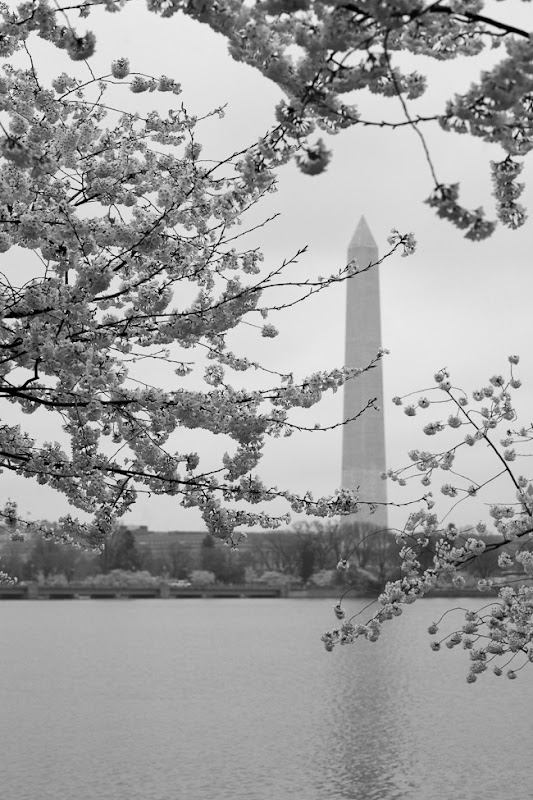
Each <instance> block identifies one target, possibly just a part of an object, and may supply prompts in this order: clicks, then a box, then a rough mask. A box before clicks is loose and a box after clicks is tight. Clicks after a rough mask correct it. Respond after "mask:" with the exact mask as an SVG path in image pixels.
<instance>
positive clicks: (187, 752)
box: [0, 598, 533, 800]
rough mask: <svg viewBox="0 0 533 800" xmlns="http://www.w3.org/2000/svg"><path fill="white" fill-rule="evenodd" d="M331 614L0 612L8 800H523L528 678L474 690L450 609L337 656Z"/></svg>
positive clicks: (305, 604)
mask: <svg viewBox="0 0 533 800" xmlns="http://www.w3.org/2000/svg"><path fill="white" fill-rule="evenodd" d="M484 599H485V598H480V602H479V603H478V606H481V605H482V602H481V600H484ZM334 602H335V601H334V600H322V599H321V600H304V599H291V600H282V599H273V600H270V599H257V600H256V599H234V600H229V599H228V600H220V599H204V600H107V601H106V600H85V601H83V600H71V601H62V602H61V601H55V602H54V601H11V602H10V601H3V602H0V644H1V647H0V680H1V683H0V686H1V689H0V702H1V707H0V708H1V730H2V742H1V755H0V763H1V766H0V785H1V796H2V797H3V798H6V800H58V798H65V800H169V798H172V800H174V799H176V800H182V799H183V800H337V798H338V799H339V800H340V798H353V799H354V800H355V799H356V798H357V800H452V799H453V800H456V798H459V799H463V800H492V798H494V800H496V798H497V799H498V800H502V798H513V800H529V798H530V797H531V796H532V787H533V760H532V758H531V746H532V741H533V714H532V711H533V672H532V671H531V670H528V669H527V668H526V669H524V670H522V671H521V672H520V673H519V678H518V679H517V680H516V681H510V680H508V679H506V678H504V677H502V678H496V677H494V676H492V674H488V673H485V674H484V675H482V676H481V678H480V679H479V680H478V682H477V683H476V684H473V685H470V686H469V685H467V684H466V682H465V676H466V671H467V663H466V658H465V656H466V653H464V651H462V650H457V649H455V650H453V651H449V650H444V651H443V652H440V653H433V652H432V651H431V650H430V648H429V639H430V637H429V636H428V635H427V633H426V628H427V626H428V625H429V624H430V622H431V621H432V620H433V619H435V618H437V617H438V616H439V615H440V614H441V613H442V611H443V610H445V609H446V608H449V607H452V606H453V605H457V604H458V603H457V601H454V600H448V599H445V600H443V599H435V600H431V599H427V600H423V601H421V602H420V603H417V604H415V605H414V606H411V607H409V608H408V609H406V613H405V614H404V615H403V616H402V617H400V618H397V619H394V620H392V621H391V622H390V623H387V626H386V627H385V629H384V632H383V636H382V638H381V640H380V641H378V642H377V643H375V644H370V643H368V642H365V641H362V642H360V643H357V644H355V645H351V646H348V647H343V648H340V647H337V648H336V649H335V650H334V651H333V653H327V652H326V651H325V650H324V648H323V645H322V643H321V642H320V635H321V634H322V632H323V631H324V630H326V629H328V628H331V627H334V626H335V619H334V616H333V613H332V605H333V603H334ZM463 602H466V603H469V604H470V605H472V604H474V606H475V604H476V602H477V600H467V601H463ZM364 604H365V601H354V602H351V603H350V604H349V608H350V609H351V612H352V613H353V612H354V611H357V610H359V609H360V608H362V607H363V605H364ZM459 620H460V618H458V622H459ZM459 624H460V623H459Z"/></svg>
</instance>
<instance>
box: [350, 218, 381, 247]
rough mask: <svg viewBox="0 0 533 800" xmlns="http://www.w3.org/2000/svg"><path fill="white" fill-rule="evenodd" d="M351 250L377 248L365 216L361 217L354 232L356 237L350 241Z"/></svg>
mask: <svg viewBox="0 0 533 800" xmlns="http://www.w3.org/2000/svg"><path fill="white" fill-rule="evenodd" d="M349 246H350V248H352V247H377V244H376V241H375V239H374V237H373V236H372V233H371V231H370V228H369V227H368V223H367V221H366V219H365V218H364V216H361V219H360V220H359V222H358V224H357V228H356V229H355V231H354V235H353V236H352V239H351V241H350V245H349Z"/></svg>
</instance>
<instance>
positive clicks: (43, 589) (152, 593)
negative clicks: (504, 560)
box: [0, 583, 499, 601]
mask: <svg viewBox="0 0 533 800" xmlns="http://www.w3.org/2000/svg"><path fill="white" fill-rule="evenodd" d="M498 588H499V587H493V588H492V589H491V590H490V591H488V592H479V591H478V590H477V589H476V588H468V589H462V590H457V589H455V590H452V589H444V588H443V589H434V590H433V591H432V592H430V593H429V594H428V595H426V597H428V598H431V597H452V598H457V599H458V600H459V599H461V598H463V597H478V598H479V597H489V598H493V597H495V596H496V592H497V590H498ZM379 593H380V591H379V590H376V591H369V590H367V589H353V590H349V589H344V588H343V587H335V588H333V587H326V588H322V587H308V588H305V589H289V588H287V587H284V586H268V585H259V584H255V585H253V584H249V585H233V586H232V585H229V584H215V585H210V586H191V587H179V588H176V587H169V586H168V585H166V584H160V585H157V586H132V585H130V586H127V585H124V586H101V585H100V586H86V585H81V584H70V585H66V586H45V585H39V584H36V583H20V584H15V585H14V586H7V585H6V586H2V585H0V600H85V599H87V600H88V599H93V600H115V599H130V600H134V599H138V600H141V599H170V600H172V599H191V600H194V599H203V598H211V599H224V598H254V599H257V598H278V599H283V598H285V599H287V598H288V599H291V600H297V599H303V600H312V599H332V600H337V601H338V600H339V598H340V597H341V596H343V595H344V600H355V599H368V600H372V599H377V597H378V595H379ZM421 599H424V598H421Z"/></svg>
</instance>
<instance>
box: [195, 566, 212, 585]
mask: <svg viewBox="0 0 533 800" xmlns="http://www.w3.org/2000/svg"><path fill="white" fill-rule="evenodd" d="M189 580H190V582H191V583H192V585H193V586H210V585H211V584H213V583H215V582H216V578H215V575H214V574H213V573H212V572H208V571H207V570H205V569H193V571H192V572H191V574H190V575H189Z"/></svg>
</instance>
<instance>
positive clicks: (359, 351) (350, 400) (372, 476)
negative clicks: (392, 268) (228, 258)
mask: <svg viewBox="0 0 533 800" xmlns="http://www.w3.org/2000/svg"><path fill="white" fill-rule="evenodd" d="M352 259H355V261H356V263H357V265H358V267H359V269H364V268H365V267H367V266H368V264H370V263H375V262H377V260H378V248H377V245H376V242H375V241H374V237H373V236H372V234H371V232H370V228H369V227H368V225H367V222H366V220H365V218H364V217H361V219H360V220H359V224H358V225H357V228H356V229H355V233H354V235H353V236H352V239H351V242H350V244H349V246H348V261H352ZM381 346H382V345H381V317H380V297H379V273H378V267H372V268H371V269H369V270H368V271H367V272H363V273H362V274H359V275H356V276H355V277H353V278H350V280H348V281H347V292H346V355H345V364H346V366H347V367H365V366H367V364H369V363H370V361H371V360H372V359H373V358H374V357H375V355H376V354H377V352H378V350H379V348H380V347H381ZM372 398H376V405H377V406H379V409H380V410H379V411H376V410H375V409H373V408H369V409H367V410H366V411H365V412H364V414H362V416H361V417H359V419H357V420H355V421H354V422H349V423H347V424H346V425H344V428H343V440H342V486H343V487H344V488H346V489H356V488H357V487H359V496H360V497H361V500H370V501H374V502H378V503H380V504H381V503H385V502H386V500H387V492H386V482H385V481H384V480H382V478H381V473H382V472H384V471H385V421H384V414H383V403H384V398H383V374H382V367H381V361H380V362H379V363H378V365H377V366H376V367H374V368H373V369H370V370H368V371H367V372H364V373H363V374H362V375H360V376H359V377H357V378H353V379H352V380H349V381H348V382H347V383H346V384H345V385H344V419H348V418H350V417H354V416H355V415H356V414H357V413H358V412H359V411H361V410H362V409H363V408H364V407H365V406H366V404H367V402H368V400H370V399H372ZM349 520H350V522H367V523H371V524H372V525H376V526H378V527H379V528H386V527H387V509H386V506H384V505H378V506H377V508H376V510H375V512H374V513H373V514H371V513H369V512H368V511H367V510H366V508H365V507H362V508H361V511H359V513H357V514H356V515H354V516H353V517H349Z"/></svg>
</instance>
